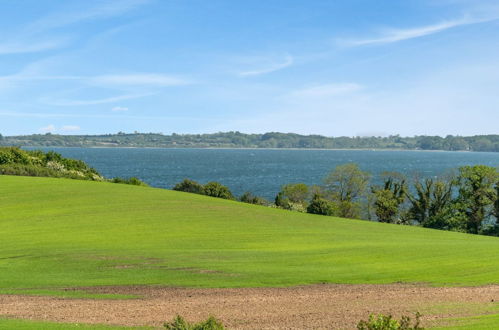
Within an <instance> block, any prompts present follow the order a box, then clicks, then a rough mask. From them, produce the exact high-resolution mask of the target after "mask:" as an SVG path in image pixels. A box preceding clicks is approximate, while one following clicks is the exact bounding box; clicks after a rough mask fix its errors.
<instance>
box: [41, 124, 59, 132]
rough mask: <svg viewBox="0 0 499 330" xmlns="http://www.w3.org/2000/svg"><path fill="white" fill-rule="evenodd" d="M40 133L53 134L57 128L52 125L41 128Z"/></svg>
mask: <svg viewBox="0 0 499 330" xmlns="http://www.w3.org/2000/svg"><path fill="white" fill-rule="evenodd" d="M39 131H40V132H42V133H52V132H55V126H54V125H52V124H50V125H47V126H44V127H40V130H39Z"/></svg>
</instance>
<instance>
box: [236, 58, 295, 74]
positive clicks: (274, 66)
mask: <svg viewBox="0 0 499 330" xmlns="http://www.w3.org/2000/svg"><path fill="white" fill-rule="evenodd" d="M293 63H294V59H293V57H292V56H291V55H287V56H286V57H285V58H284V60H283V61H281V62H278V63H276V62H273V63H268V64H266V65H265V66H263V67H261V68H258V69H253V70H247V71H241V72H239V73H238V75H239V76H241V77H251V76H260V75H263V74H267V73H271V72H274V71H278V70H282V69H284V68H287V67H289V66H291V65H293Z"/></svg>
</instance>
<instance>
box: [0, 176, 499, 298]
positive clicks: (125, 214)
mask: <svg viewBox="0 0 499 330" xmlns="http://www.w3.org/2000/svg"><path fill="white" fill-rule="evenodd" d="M0 236H1V241H2V244H1V245H0V269H1V271H0V293H1V292H3V293H5V292H12V291H14V292H15V291H17V290H19V289H26V288H29V289H30V290H32V292H36V290H39V292H40V293H53V292H52V291H50V290H53V289H55V288H60V287H70V286H71V287H75V286H94V285H128V284H160V285H168V286H191V287H247V286H291V285H298V284H310V283H322V282H330V283H391V282H400V281H402V282H427V283H431V284H434V285H482V284H487V283H499V280H498V279H499V258H497V251H499V239H498V238H494V237H485V236H474V235H468V234H461V233H453V232H445V231H437V230H429V229H423V228H417V227H408V226H398V225H390V224H381V223H374V222H367V221H356V220H347V219H338V218H332V217H323V216H316V215H310V214H301V213H298V212H289V211H284V210H279V209H272V208H267V207H261V206H255V205H250V204H244V203H238V202H232V201H227V200H222V199H216V198H210V197H206V196H200V195H193V194H187V193H181V192H174V191H168V190H162V189H154V188H147V187H138V186H129V185H117V184H112V183H106V182H91V181H79V180H69V179H54V178H29V177H12V176H0Z"/></svg>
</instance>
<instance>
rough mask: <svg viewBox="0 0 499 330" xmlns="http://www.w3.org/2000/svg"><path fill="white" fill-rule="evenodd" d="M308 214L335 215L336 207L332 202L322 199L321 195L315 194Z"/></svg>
mask: <svg viewBox="0 0 499 330" xmlns="http://www.w3.org/2000/svg"><path fill="white" fill-rule="evenodd" d="M307 213H312V214H321V215H333V214H334V207H333V205H332V203H331V202H330V201H328V200H327V199H324V198H322V197H321V196H320V195H318V194H315V195H314V197H313V198H312V201H311V202H310V204H309V205H308V207H307Z"/></svg>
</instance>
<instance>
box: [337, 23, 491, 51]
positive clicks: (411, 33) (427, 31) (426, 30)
mask: <svg viewBox="0 0 499 330" xmlns="http://www.w3.org/2000/svg"><path fill="white" fill-rule="evenodd" d="M497 19H498V17H492V18H480V19H479V18H469V17H465V18H461V19H456V20H450V21H443V22H440V23H437V24H431V25H426V26H420V27H416V28H409V29H389V30H386V31H385V32H384V33H382V35H381V36H379V37H375V38H367V39H350V40H339V43H340V44H341V45H344V46H350V47H355V46H364V45H376V44H389V43H394V42H398V41H403V40H409V39H414V38H420V37H424V36H427V35H431V34H435V33H439V32H443V31H445V30H449V29H452V28H455V27H459V26H464V25H471V24H478V23H484V22H490V21H493V20H497Z"/></svg>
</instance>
